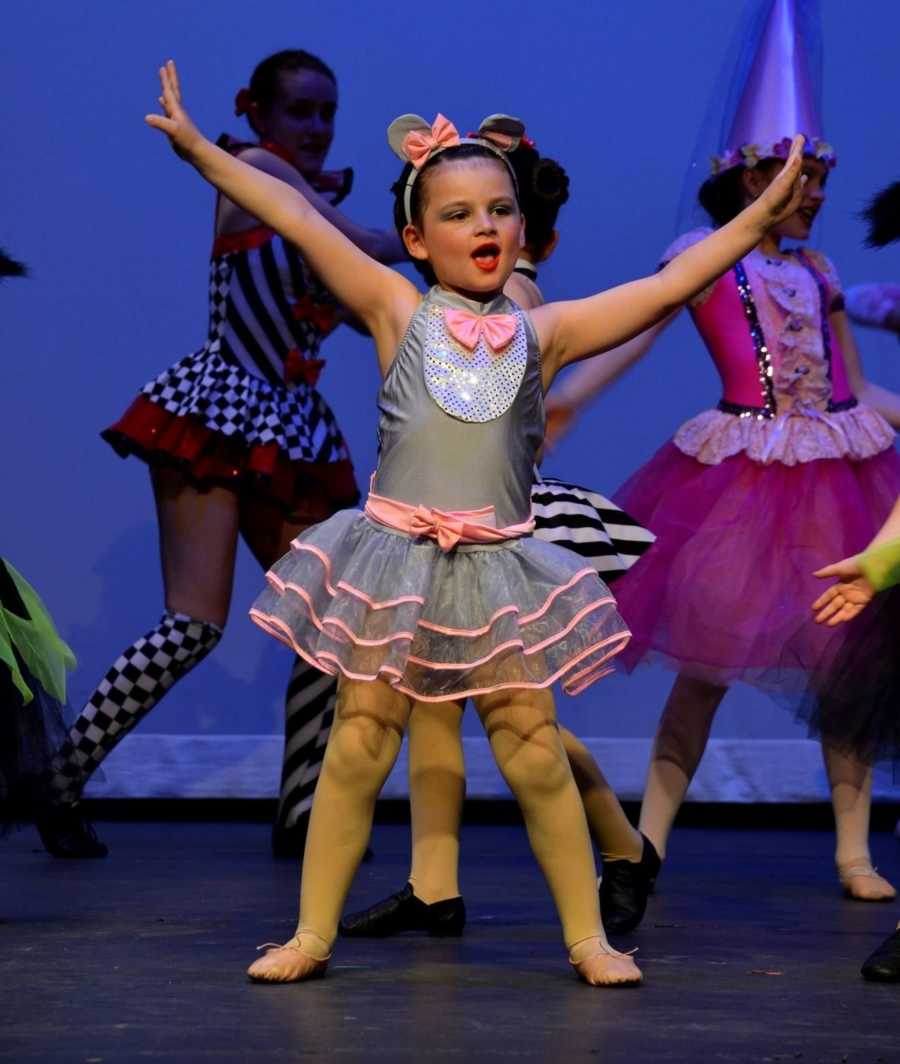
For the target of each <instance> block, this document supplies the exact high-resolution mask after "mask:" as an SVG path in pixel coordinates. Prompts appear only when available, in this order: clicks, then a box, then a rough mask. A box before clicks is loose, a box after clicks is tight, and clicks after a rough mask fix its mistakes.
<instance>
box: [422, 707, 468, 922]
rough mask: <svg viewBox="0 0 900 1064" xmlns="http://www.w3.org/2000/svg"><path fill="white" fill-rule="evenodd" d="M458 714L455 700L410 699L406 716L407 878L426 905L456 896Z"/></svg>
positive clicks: (462, 775)
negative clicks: (409, 863)
mask: <svg viewBox="0 0 900 1064" xmlns="http://www.w3.org/2000/svg"><path fill="white" fill-rule="evenodd" d="M462 713H463V705H462V704H461V703H456V702H438V703H434V702H416V703H415V705H414V706H413V710H412V715H411V717H410V721H409V802H410V813H411V816H412V866H411V868H410V874H409V881H410V883H411V884H412V885H413V888H414V890H415V894H416V897H417V898H419V899H420V900H421V901H423V902H425V904H426V905H432V904H434V903H435V902H438V901H445V900H446V899H448V898H456V897H458V896H459V879H458V877H459V826H460V821H461V819H462V807H463V802H464V801H465V797H466V769H465V764H464V762H463V751H462V740H461V737H460V727H461V725H462Z"/></svg>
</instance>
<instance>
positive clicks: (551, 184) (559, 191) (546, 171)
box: [531, 159, 569, 206]
mask: <svg viewBox="0 0 900 1064" xmlns="http://www.w3.org/2000/svg"><path fill="white" fill-rule="evenodd" d="M531 185H532V191H533V192H534V194H535V195H536V196H540V197H541V199H544V200H547V201H548V202H550V203H554V204H556V205H557V206H562V205H563V204H564V203H565V202H566V200H568V198H569V175H568V174H567V173H566V172H565V170H563V168H562V167H561V166H560V165H559V163H558V162H556V161H555V160H554V159H539V160H538V161H537V162H536V163H535V167H534V171H533V173H532V177H531Z"/></svg>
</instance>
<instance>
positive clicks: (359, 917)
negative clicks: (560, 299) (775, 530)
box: [340, 138, 656, 937]
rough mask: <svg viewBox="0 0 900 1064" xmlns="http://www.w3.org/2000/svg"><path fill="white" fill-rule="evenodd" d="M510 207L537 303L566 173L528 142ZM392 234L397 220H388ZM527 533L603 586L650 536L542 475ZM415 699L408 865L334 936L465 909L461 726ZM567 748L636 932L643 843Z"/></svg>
mask: <svg viewBox="0 0 900 1064" xmlns="http://www.w3.org/2000/svg"><path fill="white" fill-rule="evenodd" d="M509 161H510V163H511V164H512V167H513V170H514V172H515V176H516V184H517V186H518V192H519V205H520V208H521V210H522V214H523V215H524V218H525V244H524V246H523V247H522V249H521V251H520V253H519V257H518V259H517V260H516V264H515V267H514V270H513V273H512V275H511V276H510V278H509V280H508V281H507V282H506V285H505V286H504V292H505V293H506V295H507V296H509V297H510V299H512V300H514V301H515V302H516V303H517V304H518V305H519V306H520V307H521V308H522V309H524V310H532V309H534V308H535V307H538V306H540V305H541V304H542V303H543V302H544V299H543V296H542V295H541V291H540V289H539V288H538V286H537V275H538V265H539V264H540V263H542V262H545V261H546V260H547V259H548V258H549V257H550V256H551V255H552V254H553V252H554V250H555V248H556V246H557V243H558V239H559V236H558V233H557V231H556V228H555V226H556V220H557V216H558V214H559V209H560V207H561V206H562V205H563V204H564V203H565V202H566V201H567V200H568V198H569V179H568V176H567V174H566V172H565V171H564V170H563V168H562V167H561V166H560V165H559V164H558V163H557V162H555V161H554V160H553V159H549V158H546V157H542V156H541V155H540V154H539V152H538V151H537V149H536V148H535V146H534V145H533V143H532V142H530V141H528V140H527V139H526V138H523V141H522V143H521V144H520V145H519V147H517V148H516V149H515V150H514V151H512V152H510V153H509ZM397 222H398V229H399V230H400V231H401V232H402V230H403V228H404V227H405V225H406V219H405V217H404V216H403V214H402V212H401V213H400V217H399V218H398V219H397ZM531 499H532V507H533V514H534V518H535V532H534V534H535V536H537V537H539V538H541V539H547V540H548V541H549V542H553V543H558V544H559V545H560V546H565V547H567V548H568V549H570V550H575V551H576V552H577V553H579V554H581V555H582V556H583V557H588V558H591V559H592V562H593V564H594V565H595V567H596V568H597V570H598V572H599V573H600V575H601V577H602V578H603V579H604V580H605V581H606V582H607V583H610V582H612V580H613V579H615V578H616V577H617V576H618V575H620V574H621V573H623V572H625V571H626V570H627V569H628V568H630V567H631V565H632V564H633V563H634V562H635V561H637V559H638V558H639V557H640V556H641V554H642V553H644V551H645V550H646V549H647V548H648V547H649V546H650V544H651V543H652V542H653V536H652V535H651V534H650V533H649V532H647V530H646V529H642V528H641V527H640V526H639V525H638V524H637V522H635V521H633V520H632V519H631V518H629V517H628V515H627V514H625V513H623V512H622V511H621V510H618V509H617V508H616V507H615V506H614V505H613V504H612V503H611V502H609V500H607V499H604V498H603V497H602V496H598V495H597V494H596V493H594V492H589V491H586V490H585V489H583V488H579V487H577V486H575V485H571V484H566V483H564V482H561V481H558V480H541V481H539V482H538V483H536V484H535V485H534V487H533V488H532V493H531ZM456 708H457V707H456V706H455V705H454V704H452V703H450V704H448V703H427V702H421V703H419V704H418V705H417V706H416V709H415V712H414V713H413V714H412V715H411V716H410V720H409V793H410V810H411V814H412V864H411V867H410V873H409V878H408V881H407V884H406V886H404V887H403V889H402V890H400V891H398V892H397V893H396V894H392V895H391V896H390V897H388V898H385V899H383V900H382V901H379V902H377V903H376V904H375V905H373V906H370V907H369V908H368V909H365V910H363V911H362V912H358V913H352V914H350V915H348V916H347V917H345V918H344V919H343V920H342V921H341V925H340V931H341V934H343V935H347V936H353V937H385V936H389V935H395V934H398V933H401V932H404V931H425V932H427V933H428V934H430V935H435V936H453V935H459V934H461V933H462V930H463V927H464V926H465V919H466V909H465V904H464V902H463V898H462V896H461V894H460V891H459V834H460V821H461V818H462V808H463V801H464V798H465V790H466V784H465V764H464V760H463V750H462V739H461V736H460V725H461V723H462V708H463V707H462V705H460V706H459V707H458V712H454V710H455V709H456ZM559 733H560V738H561V739H562V743H563V746H564V748H565V751H566V755H567V757H568V758H569V763H570V765H571V768H572V773H573V776H574V778H575V782H576V784H577V786H578V789H579V792H580V794H581V798H582V801H583V803H584V807H585V813H586V814H587V821H588V828H589V830H590V833H591V836H592V837H593V839H594V841H595V843H596V844H597V848H598V850H599V852H600V855H601V858H602V859H603V880H602V883H601V891H600V909H601V912H602V915H603V924H604V927H605V928H606V930H607V931H626V930H631V929H632V928H633V927H636V926H637V924H638V923H639V922H640V919H641V917H642V916H643V912H644V906H645V905H646V900H647V893H648V890H649V885H650V880H651V878H652V876H653V875H654V874H655V872H656V863H655V862H654V860H653V854H652V847H651V846H650V844H649V843H646V842H645V841H644V840H643V839H642V838H641V836H640V834H639V833H638V832H637V831H636V830H635V829H634V828H633V827H632V826H631V824H630V823H629V822H628V819H627V818H626V817H625V815H624V813H623V811H622V807H621V805H620V804H619V801H618V799H617V798H616V795H615V792H614V791H613V790H612V788H611V787H610V786H609V784H608V782H607V781H606V779H605V777H604V776H603V773H602V772H601V771H600V768H599V766H598V765H597V763H596V761H595V760H594V759H593V757H592V756H591V754H590V753H589V751H588V750H587V748H586V747H585V746H584V744H583V743H581V742H580V741H579V740H578V739H577V738H576V737H575V735H573V734H572V732H570V731H569V730H568V729H567V728H563V727H560V729H559ZM623 875H624V876H626V877H629V878H634V877H637V878H638V879H640V880H641V881H642V884H643V889H640V887H638V888H637V889H636V890H635V889H632V890H629V891H628V892H627V898H628V901H629V902H631V901H632V900H634V901H636V907H635V906H634V905H632V904H629V905H628V906H627V908H626V910H625V911H623V910H622V909H621V908H620V905H619V902H620V895H621V891H620V890H619V889H618V881H619V879H620V878H621V877H622V876H623Z"/></svg>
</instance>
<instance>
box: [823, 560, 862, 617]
mask: <svg viewBox="0 0 900 1064" xmlns="http://www.w3.org/2000/svg"><path fill="white" fill-rule="evenodd" d="M813 576H818V577H820V578H821V579H823V580H824V579H827V578H828V577H830V576H836V577H837V579H838V582H837V583H836V584H832V585H831V587H830V588H829V589H828V590H827V591H826V592H825V594H824V595H820V596H819V597H818V598H817V599H816V601H815V602H814V603H813V605H812V608H813V611H814V612H815V615H816V624H827V625H828V627H829V628H836V627H837V626H838V625H839V624H843V623H844V622H845V621H852V620H853V618H854V617H856V616H857V615H858V614H860V613H862V611H863V610H864V609H865V608H866V606H868V605H869V603H870V602H871V601H872V599H873V598H874V597H875V588H874V587H872V585H871V584H870V583H869V581H868V579H867V578H866V577H865V575H864V574H863V571H862V569H861V568H860V564H859V561H858V559H857V558H845V559H844V560H843V561H842V562H835V563H834V565H826V566H825V568H824V569H819V570H818V571H817V572H815V573H813Z"/></svg>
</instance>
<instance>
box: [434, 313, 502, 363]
mask: <svg viewBox="0 0 900 1064" xmlns="http://www.w3.org/2000/svg"><path fill="white" fill-rule="evenodd" d="M444 320H445V321H446V323H447V331H448V332H449V333H450V335H451V336H452V337H453V339H454V340H455V341H456V342H457V343H458V344H461V345H462V346H463V347H464V348H466V350H467V351H474V350H475V348H476V347H477V346H478V341H479V340H480V339H481V338H482V337H484V340H485V343H486V344H487V345H488V347H489V348H490V349H491V350H492V351H494V352H498V351H502V350H503V348H504V347H506V346H508V344H509V342H510V341H511V340H512V338H513V337H514V336H515V335H516V326H517V324H518V322H517V321H516V316H515V314H485V315H484V316H482V315H480V314H472V313H470V312H469V311H468V310H454V309H453V308H452V307H447V308H446V309H445V310H444Z"/></svg>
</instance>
